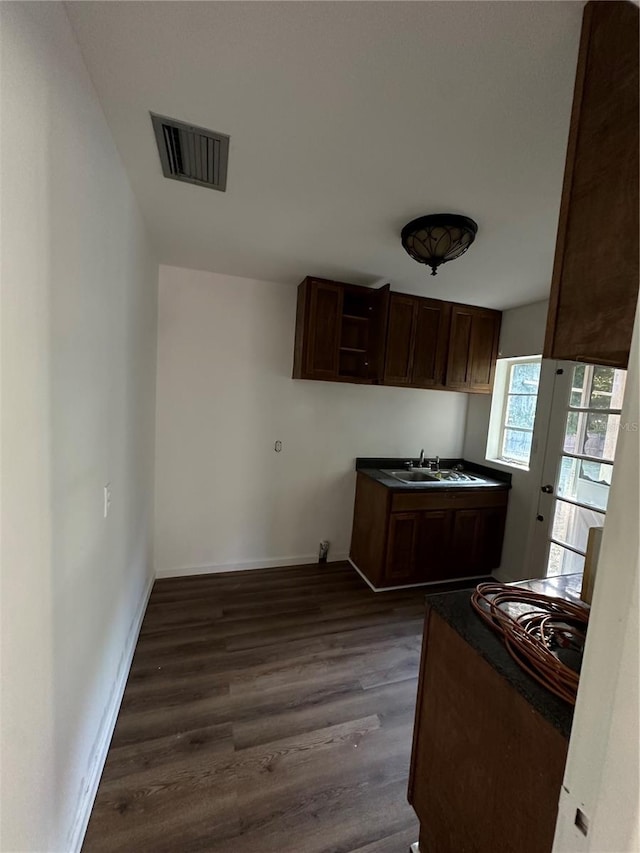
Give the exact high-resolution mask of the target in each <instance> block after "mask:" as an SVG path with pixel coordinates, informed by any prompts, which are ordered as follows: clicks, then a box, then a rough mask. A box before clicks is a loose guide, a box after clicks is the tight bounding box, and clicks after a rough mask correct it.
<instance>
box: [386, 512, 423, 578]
mask: <svg viewBox="0 0 640 853" xmlns="http://www.w3.org/2000/svg"><path fill="white" fill-rule="evenodd" d="M419 522H420V513H417V512H394V513H392V514H391V517H390V519H389V538H388V543H387V562H386V570H385V582H386V583H387V584H388V585H390V586H391V585H393V584H404V583H413V582H414V578H415V572H416V549H417V544H418V533H419Z"/></svg>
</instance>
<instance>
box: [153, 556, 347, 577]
mask: <svg viewBox="0 0 640 853" xmlns="http://www.w3.org/2000/svg"><path fill="white" fill-rule="evenodd" d="M348 556H349V555H348V554H346V553H344V554H340V553H337V554H333V555H332V556H330V558H329V560H328V562H329V563H339V562H343V561H344V560H346V559H347V558H348ZM317 562H318V555H317V554H301V555H299V556H297V557H265V558H263V559H261V560H246V561H244V562H238V563H210V564H205V565H199V566H179V567H178V568H175V569H160V570H159V571H158V572H156V577H157V578H181V577H185V576H188V575H218V574H222V573H224V572H247V571H252V570H253V569H277V568H281V567H287V566H307V565H310V564H311V563H317Z"/></svg>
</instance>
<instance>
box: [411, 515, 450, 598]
mask: <svg viewBox="0 0 640 853" xmlns="http://www.w3.org/2000/svg"><path fill="white" fill-rule="evenodd" d="M452 523H453V512H452V511H451V510H449V509H434V510H428V511H427V512H423V513H421V515H420V523H419V530H418V542H417V550H416V565H415V577H416V583H429V582H432V581H441V580H446V579H448V578H449V577H450V575H449V566H450V560H451V558H450V556H449V549H450V545H451V533H452Z"/></svg>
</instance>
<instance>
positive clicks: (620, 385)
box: [588, 367, 627, 409]
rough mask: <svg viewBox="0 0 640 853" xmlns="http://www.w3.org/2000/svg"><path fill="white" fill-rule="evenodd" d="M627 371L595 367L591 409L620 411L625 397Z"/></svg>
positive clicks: (589, 404)
mask: <svg viewBox="0 0 640 853" xmlns="http://www.w3.org/2000/svg"><path fill="white" fill-rule="evenodd" d="M626 376H627V374H626V371H625V370H616V368H615V367H594V369H593V379H592V380H591V388H590V393H589V403H588V407H589V408H590V409H619V408H621V406H622V397H623V395H624V383H625V379H626Z"/></svg>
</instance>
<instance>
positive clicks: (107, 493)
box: [103, 483, 111, 518]
mask: <svg viewBox="0 0 640 853" xmlns="http://www.w3.org/2000/svg"><path fill="white" fill-rule="evenodd" d="M110 509H111V483H107V484H106V485H105V487H104V504H103V511H104V517H105V518H106V517H107V516H108V515H109V510H110Z"/></svg>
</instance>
